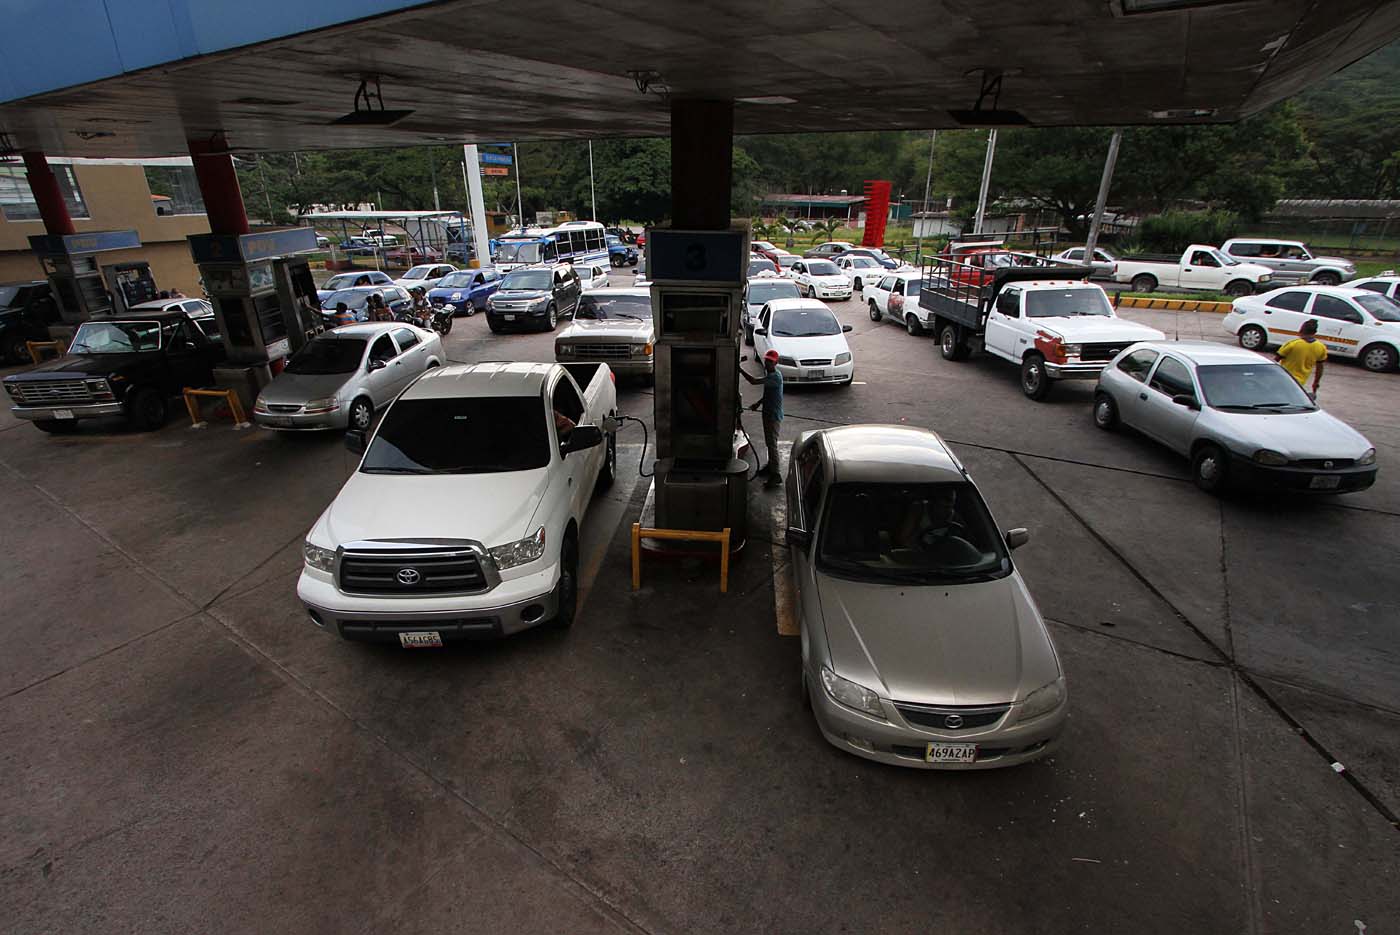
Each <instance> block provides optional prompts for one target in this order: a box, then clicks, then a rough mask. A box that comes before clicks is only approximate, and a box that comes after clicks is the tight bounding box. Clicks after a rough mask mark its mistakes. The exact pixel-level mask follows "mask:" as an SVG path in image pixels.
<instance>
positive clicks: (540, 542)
mask: <svg viewBox="0 0 1400 935" xmlns="http://www.w3.org/2000/svg"><path fill="white" fill-rule="evenodd" d="M543 554H544V527H543V526H541V527H540V528H539V529H537V530H535V534H534V535H533V536H530V537H528V538H525V539H520V540H519V541H517V542H507V543H506V544H505V545H497V546H492V548H491V559H492V561H494V562H495V563H496V567H497V568H499V569H506V568H514V567H515V566H516V565H524V564H525V563H526V562H533V561H534V560H535V559H537V558H539V557H540V556H541V555H543Z"/></svg>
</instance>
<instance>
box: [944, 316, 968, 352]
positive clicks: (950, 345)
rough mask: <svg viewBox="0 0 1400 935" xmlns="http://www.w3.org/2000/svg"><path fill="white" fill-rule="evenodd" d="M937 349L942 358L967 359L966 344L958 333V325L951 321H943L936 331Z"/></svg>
mask: <svg viewBox="0 0 1400 935" xmlns="http://www.w3.org/2000/svg"><path fill="white" fill-rule="evenodd" d="M938 350H939V352H940V353H941V354H942V355H943V359H944V360H967V344H965V343H964V342H963V341H962V339H961V336H960V335H959V334H958V326H957V325H955V324H953V323H952V322H951V321H948V322H944V323H943V328H942V329H941V330H940V331H939V332H938Z"/></svg>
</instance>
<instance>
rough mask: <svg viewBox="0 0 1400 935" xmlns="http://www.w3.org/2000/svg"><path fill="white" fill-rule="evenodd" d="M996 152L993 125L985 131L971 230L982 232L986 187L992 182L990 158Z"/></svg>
mask: <svg viewBox="0 0 1400 935" xmlns="http://www.w3.org/2000/svg"><path fill="white" fill-rule="evenodd" d="M996 153H997V131H996V127H993V128H992V129H991V130H989V131H988V132H987V158H986V159H985V160H984V161H983V163H982V190H981V191H979V192H978V193H977V215H976V217H975V218H973V221H972V232H973V233H974V234H980V233H982V222H983V221H984V220H986V216H987V188H988V186H990V185H991V183H992V160H993V159H994V158H996Z"/></svg>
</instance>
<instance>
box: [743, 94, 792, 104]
mask: <svg viewBox="0 0 1400 935" xmlns="http://www.w3.org/2000/svg"><path fill="white" fill-rule="evenodd" d="M737 102H738V103H740V104H796V103H797V99H796V98H791V97H783V95H781V94H770V95H768V96H766V97H741V98H738V99H737Z"/></svg>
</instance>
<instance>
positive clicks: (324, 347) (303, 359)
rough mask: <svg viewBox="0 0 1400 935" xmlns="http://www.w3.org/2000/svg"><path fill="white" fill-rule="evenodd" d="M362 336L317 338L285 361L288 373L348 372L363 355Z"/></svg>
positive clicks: (357, 363)
mask: <svg viewBox="0 0 1400 935" xmlns="http://www.w3.org/2000/svg"><path fill="white" fill-rule="evenodd" d="M366 343H367V342H366V341H364V340H363V339H362V338H330V337H326V338H317V339H316V340H314V341H312V342H311V343H309V344H307V345H306V346H305V347H303V348H302V349H301V350H299V351H297V352H296V353H295V354H294V355H292V359H291V360H289V361H287V366H286V371H287V372H288V373H304V374H326V373H350V372H352V371H354V370H356V369H357V368H358V367H359V366H360V361H361V360H363V359H364V356H365V344H366Z"/></svg>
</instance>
